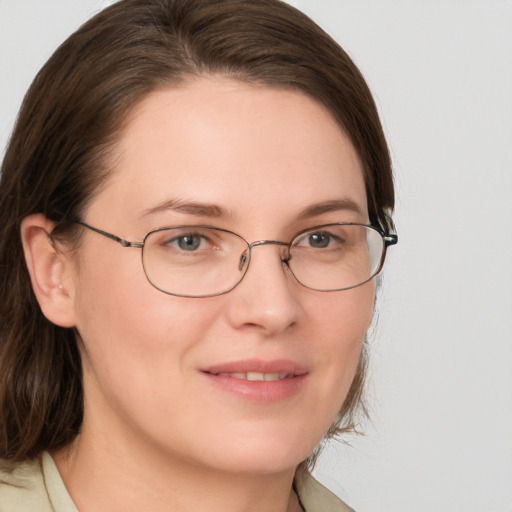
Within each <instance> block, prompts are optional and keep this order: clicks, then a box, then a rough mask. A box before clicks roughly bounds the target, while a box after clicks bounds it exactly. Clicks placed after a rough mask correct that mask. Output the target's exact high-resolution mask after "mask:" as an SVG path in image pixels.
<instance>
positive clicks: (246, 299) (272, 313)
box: [227, 243, 301, 335]
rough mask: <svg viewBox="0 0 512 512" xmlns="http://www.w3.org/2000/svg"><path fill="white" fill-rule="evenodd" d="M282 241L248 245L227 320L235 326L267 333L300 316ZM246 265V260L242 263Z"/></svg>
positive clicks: (281, 330)
mask: <svg viewBox="0 0 512 512" xmlns="http://www.w3.org/2000/svg"><path fill="white" fill-rule="evenodd" d="M280 245H283V244H272V243H271V244H268V243H255V244H251V246H252V248H251V260H250V265H249V268H248V270H247V273H246V275H245V277H244V278H243V280H242V282H241V283H240V284H239V285H238V286H237V287H236V288H235V289H234V290H232V291H231V292H230V293H229V294H228V295H227V297H229V299H228V300H229V304H228V307H227V315H228V320H229V322H230V323H231V325H232V326H233V327H234V328H236V329H240V328H246V329H253V330H257V331H260V332H262V333H264V334H266V335H272V334H276V333H279V332H283V331H285V330H286V329H288V328H289V327H291V326H293V325H294V324H295V323H296V322H297V321H298V319H299V317H300V313H301V306H300V302H299V300H298V293H297V291H298V286H300V285H298V283H297V282H296V281H295V279H294V278H293V276H292V275H291V273H290V271H289V270H288V268H287V266H286V263H285V262H283V257H282V254H283V248H282V247H280ZM245 264H247V263H245Z"/></svg>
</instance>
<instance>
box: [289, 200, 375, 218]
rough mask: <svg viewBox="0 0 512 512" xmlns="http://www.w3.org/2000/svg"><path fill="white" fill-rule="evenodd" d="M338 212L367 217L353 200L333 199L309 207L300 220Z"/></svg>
mask: <svg viewBox="0 0 512 512" xmlns="http://www.w3.org/2000/svg"><path fill="white" fill-rule="evenodd" d="M338 211H349V212H353V213H357V214H358V215H360V216H362V217H364V216H365V214H364V212H363V210H362V208H361V207H360V206H359V205H358V204H357V203H356V202H355V201H353V200H352V199H333V200H330V201H323V202H321V203H317V204H313V205H311V206H308V207H307V208H305V209H304V210H302V211H301V212H300V213H299V215H298V218H299V219H307V218H310V217H316V216H318V215H323V214H326V213H331V212H338Z"/></svg>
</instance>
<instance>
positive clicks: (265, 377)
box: [202, 359, 308, 403]
mask: <svg viewBox="0 0 512 512" xmlns="http://www.w3.org/2000/svg"><path fill="white" fill-rule="evenodd" d="M202 373H203V374H204V375H205V376H206V377H207V378H208V379H209V381H210V382H211V383H212V384H214V385H216V386H218V387H219V388H220V389H222V390H224V391H227V392H230V393H234V394H235V395H238V396H240V397H242V398H245V399H247V400H250V401H254V402H260V403H271V402H277V401H280V400H284V399H286V398H289V397H291V396H293V395H295V394H297V393H298V392H299V391H300V390H301V389H302V387H303V385H304V382H305V380H306V378H307V375H308V371H307V370H306V368H304V367H302V366H300V365H298V364H296V363H294V362H293V361H289V360H275V361H262V360H258V359H254V360H244V361H233V362H229V363H222V364H218V365H214V366H211V367H208V368H205V369H203V370H202Z"/></svg>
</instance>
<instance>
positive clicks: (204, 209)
mask: <svg viewBox="0 0 512 512" xmlns="http://www.w3.org/2000/svg"><path fill="white" fill-rule="evenodd" d="M169 210H172V211H175V212H178V213H183V214H186V215H194V216H196V217H210V218H226V217H231V214H230V213H229V212H228V210H226V209H225V208H223V207H222V206H219V205H217V204H210V203H196V202H185V201H181V200H179V199H168V200H166V201H163V202H162V203H159V204H157V205H156V206H154V207H152V208H148V209H147V210H144V212H143V213H142V215H141V218H143V217H146V216H149V215H154V214H156V213H161V212H165V211H169ZM338 211H349V212H353V213H356V214H358V215H361V216H362V217H364V215H365V214H364V213H363V210H362V209H361V207H360V206H359V205H358V204H357V203H356V202H355V201H353V200H352V199H348V198H347V199H333V200H330V201H323V202H321V203H316V204H313V205H311V206H308V207H307V208H304V209H303V210H301V211H300V212H299V214H298V216H297V218H298V219H299V220H304V219H308V218H311V217H317V216H320V215H324V214H326V213H331V212H338Z"/></svg>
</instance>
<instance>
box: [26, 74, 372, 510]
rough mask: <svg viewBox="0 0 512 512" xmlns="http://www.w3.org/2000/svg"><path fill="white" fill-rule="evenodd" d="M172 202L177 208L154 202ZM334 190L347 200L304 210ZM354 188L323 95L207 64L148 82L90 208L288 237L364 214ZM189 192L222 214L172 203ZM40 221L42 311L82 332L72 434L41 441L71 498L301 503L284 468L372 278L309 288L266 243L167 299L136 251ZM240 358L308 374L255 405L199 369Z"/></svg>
mask: <svg viewBox="0 0 512 512" xmlns="http://www.w3.org/2000/svg"><path fill="white" fill-rule="evenodd" d="M169 200H172V201H174V202H173V205H174V207H173V208H157V210H156V211H153V212H150V213H148V210H150V209H154V208H155V207H158V206H161V205H162V204H164V203H166V202H168V201H169ZM346 200H348V201H350V202H351V203H350V204H353V205H356V207H357V208H346V207H343V204H341V205H337V206H336V207H333V208H324V209H323V210H327V211H316V212H310V214H309V215H306V216H304V215H301V212H304V210H306V209H307V208H310V207H311V206H312V205H317V204H324V203H326V202H331V201H346ZM176 201H178V203H176ZM366 202H367V200H366V193H365V187H364V180H363V173H362V168H361V164H360V162H359V159H358V157H357V154H356V152H355V150H354V148H353V147H352V145H351V143H350V142H349V140H348V138H347V137H346V136H345V135H344V134H343V132H342V131H341V130H340V128H339V126H338V125H337V124H336V123H335V121H334V120H333V118H332V117H331V115H330V114H329V113H328V112H327V111H326V110H325V109H324V108H323V107H322V106H321V105H319V104H318V103H316V102H315V101H314V100H312V99H310V98H309V97H306V96H305V95H303V94H301V93H299V92H295V91H288V90H277V89H272V88H268V87H259V86H254V85H250V84H244V83H240V82H237V81H233V80H230V79H225V78H212V77H209V78H200V79H195V80H193V81H190V82H188V83H187V84H185V85H183V86H181V87H179V88H173V89H165V90H160V91H157V92H153V93H151V94H150V95H149V96H148V97H147V98H145V99H144V100H143V101H142V102H141V104H139V105H138V107H136V109H135V110H134V112H133V113H132V115H131V117H130V120H129V122H128V124H127V127H126V129H125V131H124V133H123V135H122V137H121V139H120V141H119V144H118V146H117V148H116V150H115V155H114V158H112V173H111V175H110V177H109V179H108V180H107V183H106V184H105V186H103V187H102V188H101V190H100V191H99V192H98V193H97V194H96V195H95V197H94V198H93V200H92V201H91V203H90V206H89V207H88V210H87V212H86V215H85V217H84V220H85V221H86V222H88V223H89V224H91V225H93V226H96V227H99V228H101V229H103V230H106V231H109V232H112V233H115V234H116V235H118V236H121V237H123V238H126V239H128V240H142V239H143V237H144V235H145V234H146V233H147V232H148V231H150V230H151V229H154V228H158V227H162V226H171V225H177V224H210V225H215V226H218V227H222V228H227V229H230V230H232V231H235V232H236V233H239V234H240V235H242V236H243V237H244V238H245V239H246V240H248V241H250V242H251V241H255V240H262V239H274V240H283V241H288V240H289V239H290V238H291V237H292V236H293V235H294V234H295V233H296V232H298V231H299V230H301V229H305V228H308V227H312V226H315V225H319V224H324V223H329V222H362V223H367V222H368V214H367V209H366ZM191 203H193V204H197V203H200V204H208V205H212V204H213V205H217V206H218V207H219V208H220V209H222V211H223V213H222V214H221V215H218V213H219V212H217V214H215V215H213V214H214V210H212V209H210V210H205V209H204V208H203V209H201V208H197V207H190V206H188V207H184V206H183V204H189V205H190V204H191ZM176 204H179V205H180V206H179V207H176ZM321 210H322V209H321ZM49 230H51V225H50V223H49V222H48V221H47V220H46V219H44V218H43V217H42V216H40V215H35V216H31V217H29V218H27V219H25V222H24V224H23V238H24V244H25V251H26V255H27V263H28V266H29V270H30V272H31V276H32V280H33V283H34V289H35V291H36V295H37V296H38V299H39V302H40V304H41V307H42V310H43V312H44V313H45V314H46V316H47V317H48V318H49V319H50V320H52V321H54V322H55V323H57V324H59V325H64V326H75V327H76V329H77V331H78V333H79V336H80V339H81V350H82V359H83V369H84V391H85V415H84V423H83V430H82V433H81V435H80V436H79V438H78V439H77V441H76V442H75V443H74V444H73V446H72V447H69V448H68V449H65V450H62V451H61V452H58V453H55V454H53V456H54V459H55V461H56V463H57V466H58V468H59V471H60V473H61V475H62V477H63V480H64V482H65V484H66V487H67V488H68V490H69V492H70V495H71V496H72V498H73V500H74V501H75V503H76V505H77V507H78V508H79V509H80V511H81V512H87V511H92V510H123V511H131V510H134V511H135V510H152V511H164V510H181V511H199V510H209V511H217V510H218V511H220V510H222V511H224V512H226V511H230V510H233V511H235V510H236V511H247V512H250V511H262V510H265V511H269V512H271V511H274V512H278V511H279V512H283V511H285V510H296V509H297V506H298V505H297V502H296V499H295V496H294V494H293V493H290V488H291V484H292V480H293V476H294V472H295V469H296V466H297V465H298V464H299V463H300V462H301V461H302V460H304V459H305V458H306V457H307V456H308V455H309V454H310V453H311V451H312V450H313V449H314V448H315V446H316V445H317V444H318V442H319V441H320V440H321V439H322V437H323V436H324V434H325V432H326V431H327V429H328V427H329V426H330V424H331V422H332V421H333V419H334V417H335V416H336V413H337V411H338V410H339V408H340V406H341V404H342V402H343V400H344V398H345V396H346V394H347V392H348V390H349V387H350V384H351V382H352V379H353V376H354V373H355V370H356V367H357V364H358V361H359V357H360V353H361V347H362V343H363V339H364V336H365V333H366V331H367V329H368V326H369V324H370V321H371V316H372V310H373V302H374V293H375V289H374V283H373V282H369V283H366V284H365V285H363V286H360V287H358V288H354V289H351V290H346V291H342V292H329V293H325V292H317V291H313V290H309V289H306V288H304V287H303V286H301V285H300V284H298V283H297V282H296V281H295V279H294V278H293V276H291V275H290V273H289V271H288V270H287V269H286V268H285V267H284V266H283V264H282V263H281V261H280V258H279V248H278V247H277V246H272V245H265V246H261V247H256V248H255V249H254V252H253V259H252V261H251V264H250V268H249V271H248V273H247V275H246V276H245V278H244V280H243V281H242V282H241V283H240V284H239V285H238V286H237V287H236V288H235V289H234V290H232V291H231V292H229V293H227V294H225V295H220V296H217V297H210V298H201V299H197V298H183V297H175V296H171V295H166V294H164V293H162V292H160V291H158V290H157V289H155V288H154V287H152V286H151V285H150V283H149V282H148V281H147V279H146V277H145V275H144V272H143V269H142V265H141V259H140V249H134V248H122V247H121V246H119V245H117V244H115V243H114V242H112V241H111V240H108V239H106V238H104V237H102V236H100V235H98V234H96V233H93V232H90V231H88V230H86V231H85V232H84V236H83V239H82V242H81V244H80V247H79V248H78V249H77V250H76V251H72V252H69V251H68V252H65V251H58V250H55V248H54V247H53V246H51V244H49V243H48V241H47V238H46V236H45V235H44V234H43V233H45V232H46V231H49ZM246 359H259V360H264V361H269V360H275V359H287V360H292V361H294V362H295V363H297V364H300V365H301V366H302V367H304V368H306V369H307V378H306V379H305V382H304V385H303V386H302V387H301V389H300V391H299V392H297V393H294V394H293V395H292V396H291V397H288V398H286V399H283V400H278V401H277V402H269V403H262V402H258V401H251V400H246V399H244V398H243V397H241V396H239V395H237V394H234V393H230V392H227V391H226V390H224V389H220V388H219V387H217V386H214V385H212V384H211V382H210V380H209V379H208V378H205V375H204V373H203V372H202V369H204V368H205V367H208V366H211V365H214V364H221V363H225V362H229V361H238V360H246ZM105 475H108V478H105ZM198 489H200V490H201V492H198V491H197V490H198Z"/></svg>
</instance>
